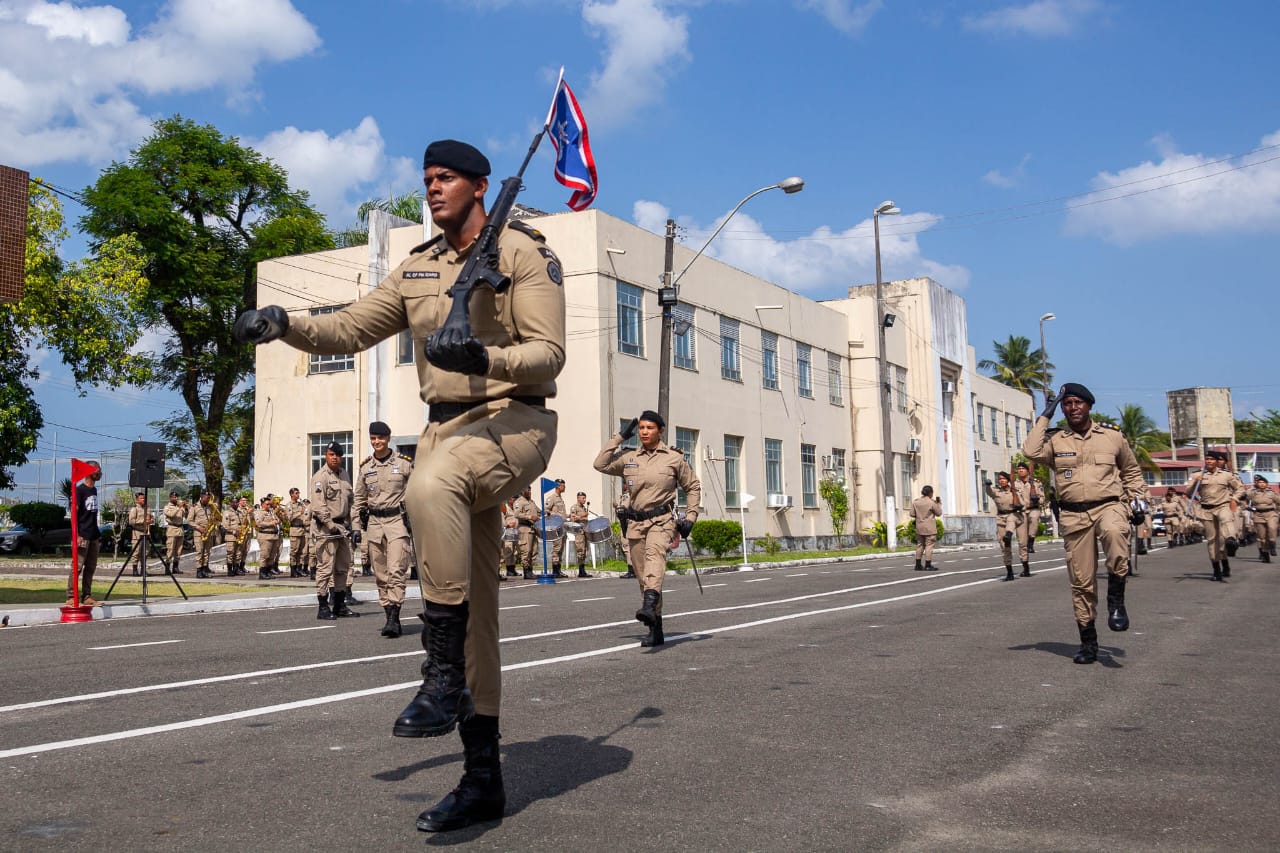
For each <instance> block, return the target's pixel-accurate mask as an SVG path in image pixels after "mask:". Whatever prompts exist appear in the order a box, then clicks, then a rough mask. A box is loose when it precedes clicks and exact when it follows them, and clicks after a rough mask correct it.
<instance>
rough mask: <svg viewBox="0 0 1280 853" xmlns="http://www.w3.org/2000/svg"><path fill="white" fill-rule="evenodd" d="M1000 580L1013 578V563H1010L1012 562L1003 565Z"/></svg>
mask: <svg viewBox="0 0 1280 853" xmlns="http://www.w3.org/2000/svg"><path fill="white" fill-rule="evenodd" d="M1000 580H1002V581H1011V580H1013V565H1012V564H1010V565H1007V566H1005V567H1004V577H1002V578H1001V579H1000Z"/></svg>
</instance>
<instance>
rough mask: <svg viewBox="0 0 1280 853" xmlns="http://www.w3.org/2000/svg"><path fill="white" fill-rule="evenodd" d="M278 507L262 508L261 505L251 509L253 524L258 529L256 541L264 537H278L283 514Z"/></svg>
mask: <svg viewBox="0 0 1280 853" xmlns="http://www.w3.org/2000/svg"><path fill="white" fill-rule="evenodd" d="M283 514H284V513H282V512H281V511H280V510H279V509H276V508H274V507H270V508H268V509H263V508H262V506H261V505H259V506H258V508H257V509H255V510H254V511H253V526H254V527H255V528H256V529H257V531H258V541H259V542H261V541H262V540H264V539H279V538H280V531H281V519H280V516H281V515H283Z"/></svg>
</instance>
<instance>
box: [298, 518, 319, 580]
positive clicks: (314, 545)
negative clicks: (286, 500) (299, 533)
mask: <svg viewBox="0 0 1280 853" xmlns="http://www.w3.org/2000/svg"><path fill="white" fill-rule="evenodd" d="M302 505H303V506H304V507H306V508H307V509H306V512H304V513H303V515H302V521H303V523H304V524H306V526H307V577H308V578H309V579H310V580H315V579H316V554H317V553H318V552H319V551H320V537H319V536H318V535H317V534H316V528H315V525H313V524H312V523H311V498H303V499H302Z"/></svg>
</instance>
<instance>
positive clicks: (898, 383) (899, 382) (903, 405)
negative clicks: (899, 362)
mask: <svg viewBox="0 0 1280 853" xmlns="http://www.w3.org/2000/svg"><path fill="white" fill-rule="evenodd" d="M893 373H894V376H893V393H894V397H895V398H896V400H897V404H898V411H899V412H902V413H903V414H906V411H907V369H906V368H905V367H897V366H895V367H894V368H893Z"/></svg>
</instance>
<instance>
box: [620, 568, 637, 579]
mask: <svg viewBox="0 0 1280 853" xmlns="http://www.w3.org/2000/svg"><path fill="white" fill-rule="evenodd" d="M635 576H636V570H635V569H634V568H632V567H631V566H627V570H626V571H625V572H623V573H622V574H621V575H619V576H618V577H623V578H634V577H635Z"/></svg>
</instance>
